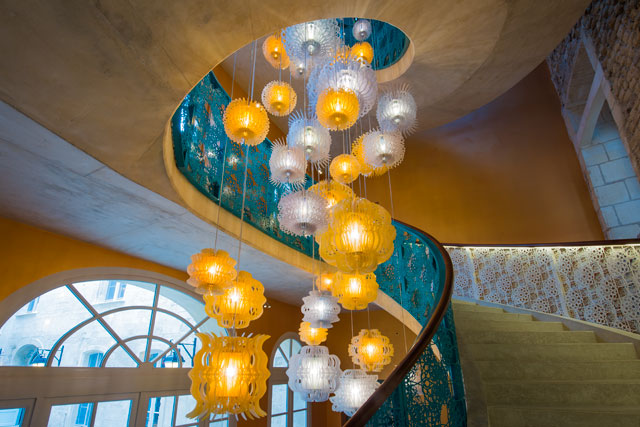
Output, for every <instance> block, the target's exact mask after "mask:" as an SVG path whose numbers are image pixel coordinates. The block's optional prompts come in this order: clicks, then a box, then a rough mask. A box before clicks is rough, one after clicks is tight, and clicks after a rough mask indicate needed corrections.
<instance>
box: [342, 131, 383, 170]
mask: <svg viewBox="0 0 640 427" xmlns="http://www.w3.org/2000/svg"><path fill="white" fill-rule="evenodd" d="M367 135H368V133H365V134H363V135H360V136H359V137H358V138H357V139H356V140H355V141H354V142H353V144H352V145H351V154H352V155H353V156H354V157H355V158H356V159H357V160H358V163H359V164H360V173H361V174H362V175H363V176H367V177H368V176H379V175H383V174H384V173H386V172H387V170H389V168H388V167H387V166H386V165H383V166H380V167H373V166H371V165H370V164H368V163H367V162H366V161H365V158H364V149H363V148H364V147H363V140H364V138H365V137H366V136H367Z"/></svg>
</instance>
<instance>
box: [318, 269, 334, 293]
mask: <svg viewBox="0 0 640 427" xmlns="http://www.w3.org/2000/svg"><path fill="white" fill-rule="evenodd" d="M335 277H336V274H335V273H322V274H321V275H319V276H318V278H317V279H316V287H317V288H318V289H319V290H321V291H322V292H331V286H332V285H333V282H335Z"/></svg>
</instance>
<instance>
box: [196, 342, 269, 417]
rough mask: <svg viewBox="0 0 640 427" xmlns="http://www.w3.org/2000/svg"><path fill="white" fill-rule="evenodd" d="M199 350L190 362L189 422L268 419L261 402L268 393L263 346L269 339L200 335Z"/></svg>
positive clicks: (267, 372)
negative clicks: (220, 418)
mask: <svg viewBox="0 0 640 427" xmlns="http://www.w3.org/2000/svg"><path fill="white" fill-rule="evenodd" d="M197 337H198V338H199V339H200V341H201V342H202V347H201V348H200V350H198V352H197V353H196V355H195V357H194V359H193V368H192V369H191V370H190V371H189V378H191V395H192V396H193V398H194V399H195V400H196V406H195V408H194V409H193V410H192V411H191V412H190V413H189V414H187V417H189V418H198V419H203V418H206V419H207V420H208V419H209V416H210V415H211V414H226V413H230V414H235V415H240V414H242V415H243V416H245V417H247V418H250V419H254V418H259V417H264V416H265V415H267V413H266V412H265V411H263V410H262V408H260V399H261V398H262V396H264V394H265V393H266V391H267V379H268V378H269V375H270V374H269V370H268V369H267V361H268V359H267V355H266V354H265V352H264V350H263V349H262V345H263V344H264V342H265V341H266V340H267V339H268V338H269V336H268V335H254V336H252V337H218V336H216V335H214V334H206V333H199V334H197Z"/></svg>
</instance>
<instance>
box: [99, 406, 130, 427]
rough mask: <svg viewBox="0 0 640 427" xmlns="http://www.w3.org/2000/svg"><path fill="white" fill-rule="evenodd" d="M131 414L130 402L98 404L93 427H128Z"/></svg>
mask: <svg viewBox="0 0 640 427" xmlns="http://www.w3.org/2000/svg"><path fill="white" fill-rule="evenodd" d="M130 413H131V401H130V400H114V401H111V402H98V409H96V419H95V421H94V423H93V427H127V426H128V425H129V414H130Z"/></svg>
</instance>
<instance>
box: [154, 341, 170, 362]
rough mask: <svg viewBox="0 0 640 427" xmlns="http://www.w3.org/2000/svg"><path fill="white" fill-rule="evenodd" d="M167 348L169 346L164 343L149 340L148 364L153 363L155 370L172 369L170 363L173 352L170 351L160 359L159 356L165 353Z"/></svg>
mask: <svg viewBox="0 0 640 427" xmlns="http://www.w3.org/2000/svg"><path fill="white" fill-rule="evenodd" d="M168 348H169V344H167V343H166V342H164V341H160V340H151V354H150V355H149V362H151V363H153V366H154V367H156V368H167V367H172V365H171V363H172V355H173V352H171V351H170V352H168V353H167V354H165V355H164V356H162V357H160V355H161V354H162V353H164V352H165V351H167V349H168ZM165 362H166V364H165Z"/></svg>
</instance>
